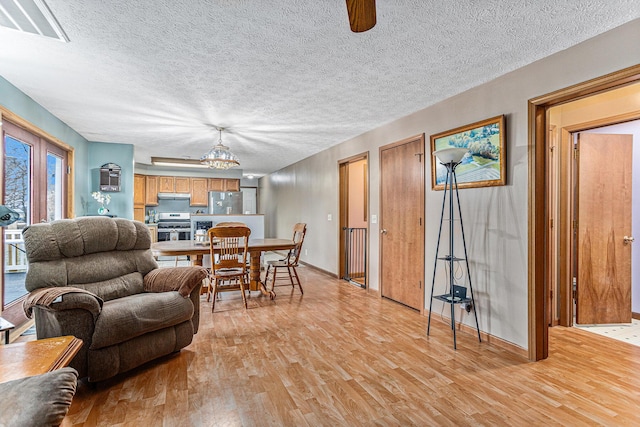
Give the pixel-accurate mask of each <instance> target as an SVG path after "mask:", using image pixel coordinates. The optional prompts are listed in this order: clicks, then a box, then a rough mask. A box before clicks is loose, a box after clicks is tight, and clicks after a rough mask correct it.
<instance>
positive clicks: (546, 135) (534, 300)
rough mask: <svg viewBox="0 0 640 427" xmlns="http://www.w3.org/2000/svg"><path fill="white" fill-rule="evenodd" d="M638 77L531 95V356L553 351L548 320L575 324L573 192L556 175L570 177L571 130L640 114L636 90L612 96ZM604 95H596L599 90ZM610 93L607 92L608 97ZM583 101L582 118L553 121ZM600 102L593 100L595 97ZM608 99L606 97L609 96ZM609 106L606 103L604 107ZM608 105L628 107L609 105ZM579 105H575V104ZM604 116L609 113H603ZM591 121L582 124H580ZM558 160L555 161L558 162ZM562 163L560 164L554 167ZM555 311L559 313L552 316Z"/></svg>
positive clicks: (625, 74) (631, 72)
mask: <svg viewBox="0 0 640 427" xmlns="http://www.w3.org/2000/svg"><path fill="white" fill-rule="evenodd" d="M636 83H640V65H639V66H633V67H630V68H627V69H624V70H621V71H618V72H615V73H611V74H608V75H606V76H603V77H600V78H596V79H593V80H590V81H587V82H584V83H580V84H577V85H575V86H572V87H569V88H566V89H562V90H559V91H556V92H553V93H550V94H547V95H544V96H541V97H539V98H535V99H531V100H530V101H529V123H530V133H529V136H530V147H531V148H530V153H529V171H530V183H529V201H530V203H529V271H528V276H529V279H528V283H529V358H530V359H531V360H541V359H544V358H546V357H548V354H549V336H548V328H549V326H552V325H554V322H555V324H560V325H563V326H571V324H572V314H573V307H572V298H571V293H572V286H571V285H572V275H571V274H572V273H571V271H572V270H571V260H572V257H571V246H572V245H571V242H572V241H573V238H572V233H573V220H572V217H571V214H572V212H571V202H572V201H571V192H570V191H565V190H563V188H566V187H562V186H554V185H552V183H553V182H554V181H557V182H561V183H565V186H566V183H568V182H571V181H570V176H568V175H567V174H568V173H569V172H570V171H571V169H570V168H568V167H565V168H561V167H560V166H561V165H563V164H566V163H567V162H569V161H570V159H571V157H572V151H571V144H570V143H566V142H565V141H570V139H571V135H570V134H571V133H572V132H577V131H580V130H586V129H592V128H596V127H600V126H603V125H608V124H612V123H623V122H628V121H631V120H635V119H638V118H640V104H639V103H638V97H637V95H636V96H635V97H633V96H632V97H630V98H629V99H628V100H627V101H629V102H619V101H616V100H613V101H612V100H611V99H610V98H611V97H614V96H615V95H616V91H617V90H623V89H628V88H630V87H631V86H635V84H636ZM596 95H598V96H602V97H604V98H600V99H597V98H595V96H596ZM607 97H609V98H607ZM578 100H581V101H584V102H585V103H586V104H585V105H583V107H584V108H583V112H584V113H585V114H588V115H589V116H590V117H589V118H584V117H583V118H581V119H580V120H579V121H578V122H574V123H573V124H572V125H564V124H563V125H562V126H557V125H556V126H555V127H554V125H553V124H552V123H551V119H550V117H549V113H550V110H551V108H553V107H555V106H567V108H568V109H567V110H566V111H565V112H563V114H562V117H563V119H566V118H571V117H573V118H574V119H575V113H576V111H571V109H572V108H574V107H576V104H573V103H574V102H577V101H578ZM596 100H597V101H598V102H595V101H596ZM604 100H606V101H607V102H605V101H604ZM605 107H606V108H605ZM610 108H614V109H615V108H619V109H624V111H618V110H616V111H615V112H613V111H609V109H610ZM574 110H575V108H574ZM605 116H606V117H605ZM580 123H581V124H582V125H584V124H585V123H588V126H585V127H583V128H580V126H578V125H579V124H580ZM554 165H555V166H554ZM556 166H558V167H556ZM554 316H555V317H554Z"/></svg>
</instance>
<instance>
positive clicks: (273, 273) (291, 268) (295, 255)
mask: <svg viewBox="0 0 640 427" xmlns="http://www.w3.org/2000/svg"><path fill="white" fill-rule="evenodd" d="M305 234H307V224H305V223H302V222H299V223H297V224H296V225H294V226H293V242H294V243H295V244H296V246H295V247H294V248H293V249H291V250H290V251H289V253H288V254H287V256H286V257H285V258H283V259H280V260H277V261H267V273H266V275H265V279H264V280H265V284H266V285H267V288H271V289H273V288H275V287H276V286H286V285H285V284H283V285H276V281H277V279H278V278H280V279H283V278H284V279H286V278H287V277H288V278H289V283H288V284H290V285H291V287H293V288H294V289H295V287H296V285H298V287H299V288H300V293H302V294H304V291H303V290H302V284H301V283H300V277H298V271H297V270H296V267H297V266H298V261H299V260H300V252H301V251H302V243H303V242H304V236H305ZM285 269H286V271H285ZM278 270H280V271H278ZM269 282H271V286H270V287H269Z"/></svg>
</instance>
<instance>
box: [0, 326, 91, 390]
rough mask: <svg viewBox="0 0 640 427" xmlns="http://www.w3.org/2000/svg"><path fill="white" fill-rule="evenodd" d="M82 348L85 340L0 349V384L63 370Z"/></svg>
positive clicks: (65, 339)
mask: <svg viewBox="0 0 640 427" xmlns="http://www.w3.org/2000/svg"><path fill="white" fill-rule="evenodd" d="M81 347H82V340H80V339H78V338H76V337H73V336H65V337H55V338H46V339H42V340H35V341H26V342H21V343H15V344H9V345H5V346H0V383H3V382H6V381H11V380H15V379H18V378H24V377H31V376H34V375H40V374H44V373H46V372H50V371H54V370H56V369H60V368H63V367H65V366H67V365H68V364H69V363H70V362H71V360H72V359H73V357H74V356H75V355H76V354H77V353H78V351H79V350H80V348H81Z"/></svg>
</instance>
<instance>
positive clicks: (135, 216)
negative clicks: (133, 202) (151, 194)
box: [133, 208, 144, 222]
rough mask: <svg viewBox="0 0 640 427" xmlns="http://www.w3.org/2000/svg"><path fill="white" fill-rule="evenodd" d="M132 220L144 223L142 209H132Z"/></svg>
mask: <svg viewBox="0 0 640 427" xmlns="http://www.w3.org/2000/svg"><path fill="white" fill-rule="evenodd" d="M133 219H135V220H136V221H140V222H144V208H133Z"/></svg>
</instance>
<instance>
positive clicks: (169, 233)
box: [158, 228, 191, 242]
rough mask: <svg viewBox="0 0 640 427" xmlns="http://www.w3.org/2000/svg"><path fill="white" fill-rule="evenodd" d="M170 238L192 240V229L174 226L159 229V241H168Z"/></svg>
mask: <svg viewBox="0 0 640 427" xmlns="http://www.w3.org/2000/svg"><path fill="white" fill-rule="evenodd" d="M169 240H191V230H180V229H174V228H172V229H166V228H164V229H160V230H158V242H168V241H169Z"/></svg>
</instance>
